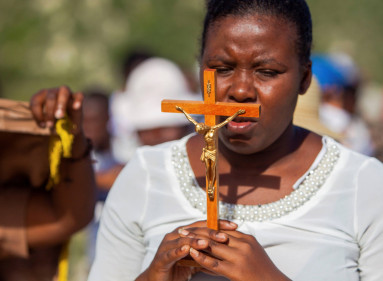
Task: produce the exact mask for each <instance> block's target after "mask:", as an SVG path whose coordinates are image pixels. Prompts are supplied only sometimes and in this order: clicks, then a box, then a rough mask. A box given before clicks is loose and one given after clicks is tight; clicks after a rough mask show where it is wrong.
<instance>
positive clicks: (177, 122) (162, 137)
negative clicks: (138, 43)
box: [112, 57, 201, 156]
mask: <svg viewBox="0 0 383 281" xmlns="http://www.w3.org/2000/svg"><path fill="white" fill-rule="evenodd" d="M123 95H124V96H123V98H121V100H120V101H119V107H120V108H121V109H124V110H119V111H116V112H112V114H113V115H114V116H115V119H114V120H119V122H121V123H123V124H129V126H131V129H132V130H133V132H134V134H135V136H136V137H137V141H138V142H137V145H155V144H159V143H162V142H166V141H170V140H175V139H179V138H181V137H183V136H184V135H186V134H188V133H189V132H191V131H192V130H193V128H191V126H190V123H189V122H188V121H187V119H186V118H185V117H184V116H182V115H181V114H174V113H163V112H161V101H162V100H163V99H180V100H197V99H201V97H200V96H199V95H196V94H194V93H191V91H190V88H189V84H188V82H187V80H186V78H185V76H184V73H183V72H182V70H181V69H180V67H179V66H178V65H176V64H175V63H174V62H172V61H170V60H168V59H165V58H159V57H151V58H149V59H146V60H145V61H143V62H141V63H140V64H139V65H138V66H137V67H136V68H135V69H134V70H133V71H132V72H131V73H130V75H129V77H128V80H127V82H126V90H125V92H124V93H123ZM112 108H113V107H112ZM114 149H115V151H114V153H115V155H116V156H118V155H120V154H123V153H124V152H123V149H124V148H122V147H119V148H117V147H115V148H114Z"/></svg>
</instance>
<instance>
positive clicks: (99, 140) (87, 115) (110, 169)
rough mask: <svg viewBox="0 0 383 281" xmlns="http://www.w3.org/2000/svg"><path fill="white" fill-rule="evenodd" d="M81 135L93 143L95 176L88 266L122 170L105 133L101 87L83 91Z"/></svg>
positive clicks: (106, 118)
mask: <svg viewBox="0 0 383 281" xmlns="http://www.w3.org/2000/svg"><path fill="white" fill-rule="evenodd" d="M83 128H84V134H85V136H86V137H88V138H89V139H90V140H91V141H92V144H93V149H92V152H91V155H92V160H93V168H94V171H95V177H96V188H97V189H96V206H95V212H94V218H93V221H92V222H91V223H90V225H89V227H88V235H87V236H88V237H87V246H88V247H87V248H88V251H87V252H88V262H89V264H91V263H92V261H93V257H94V247H95V242H96V236H97V231H98V226H99V220H100V216H101V211H102V207H103V205H104V202H105V200H106V197H107V195H108V192H109V189H110V188H111V186H112V184H113V183H114V180H115V179H116V177H117V176H118V174H119V173H120V171H121V169H122V168H123V164H121V163H119V162H118V161H117V160H116V159H115V158H114V156H113V154H112V150H111V135H110V132H109V128H110V127H109V96H108V95H107V91H105V90H104V89H102V88H101V87H92V88H89V89H87V90H85V91H84V102H83Z"/></svg>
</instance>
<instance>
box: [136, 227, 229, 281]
mask: <svg viewBox="0 0 383 281" xmlns="http://www.w3.org/2000/svg"><path fill="white" fill-rule="evenodd" d="M189 228H191V229H193V230H198V232H200V233H205V235H201V236H200V238H197V237H196V236H193V235H194V234H192V233H190V232H189V231H188V229H189ZM236 228H237V225H236V224H233V223H230V222H228V221H220V229H222V230H235V229H236ZM209 231H210V229H208V228H207V227H206V221H200V222H196V223H193V224H191V225H187V226H183V227H180V228H177V229H175V230H174V231H173V232H171V233H168V234H166V235H165V237H164V239H163V240H162V242H161V244H160V246H159V248H158V250H157V253H156V255H155V257H154V259H153V261H152V263H151V264H150V266H149V267H148V269H147V270H146V271H145V272H144V273H142V274H141V275H140V276H139V277H138V278H137V279H136V281H144V280H145V281H186V280H188V278H189V277H190V276H191V275H192V274H193V273H195V272H196V271H197V270H199V269H196V268H193V267H184V266H177V265H176V262H177V261H179V260H181V259H183V258H185V257H186V256H187V255H189V253H190V249H191V248H192V249H196V250H199V251H201V250H205V249H207V247H208V246H209V241H208V239H205V238H203V237H208V235H207V233H208V232H209ZM189 233H190V235H188V234H189ZM185 234H186V235H185ZM215 242H216V243H225V242H227V241H226V239H225V238H224V239H222V238H217V239H216V240H215Z"/></svg>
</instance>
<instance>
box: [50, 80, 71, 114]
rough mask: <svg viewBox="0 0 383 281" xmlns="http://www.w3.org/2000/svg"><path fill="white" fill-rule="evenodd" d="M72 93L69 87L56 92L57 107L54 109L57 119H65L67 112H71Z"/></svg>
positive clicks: (63, 87) (62, 87)
mask: <svg viewBox="0 0 383 281" xmlns="http://www.w3.org/2000/svg"><path fill="white" fill-rule="evenodd" d="M71 96H72V93H71V91H70V89H69V88H68V87H67V86H61V87H60V88H58V89H57V90H56V92H55V99H56V100H57V105H56V107H55V109H54V114H55V117H56V119H61V118H64V116H65V113H66V111H67V110H70V105H71V98H72V97H71Z"/></svg>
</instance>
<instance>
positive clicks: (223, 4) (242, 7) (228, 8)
mask: <svg viewBox="0 0 383 281" xmlns="http://www.w3.org/2000/svg"><path fill="white" fill-rule="evenodd" d="M206 5H207V8H206V10H207V11H206V15H205V20H204V26H203V31H202V38H201V50H200V57H201V58H202V55H203V52H204V51H205V44H206V36H207V33H208V30H209V28H210V27H211V26H212V25H213V24H214V23H215V22H217V21H218V20H220V19H222V18H224V17H227V16H246V15H251V14H259V15H271V16H277V17H281V18H283V19H285V20H286V21H288V22H290V23H292V24H294V25H295V26H296V28H297V36H298V38H297V42H296V44H297V52H298V56H299V59H300V61H301V63H307V62H309V61H310V54H311V45H312V21H311V14H310V10H309V7H308V5H307V3H306V1H305V0H207V2H206Z"/></svg>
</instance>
